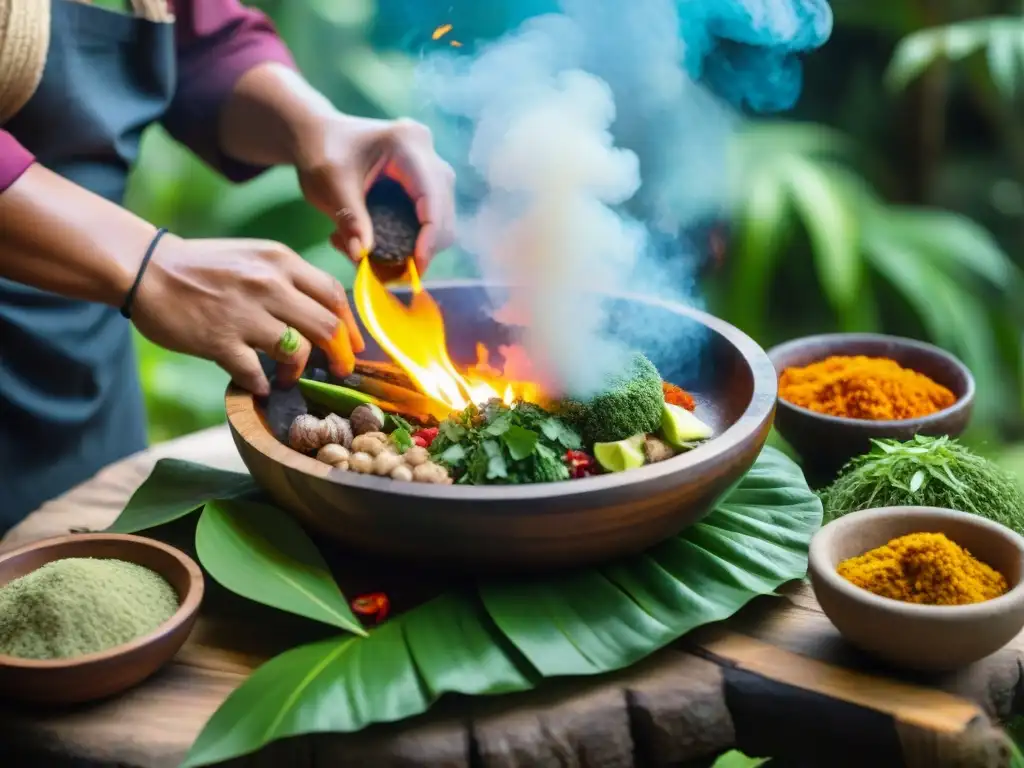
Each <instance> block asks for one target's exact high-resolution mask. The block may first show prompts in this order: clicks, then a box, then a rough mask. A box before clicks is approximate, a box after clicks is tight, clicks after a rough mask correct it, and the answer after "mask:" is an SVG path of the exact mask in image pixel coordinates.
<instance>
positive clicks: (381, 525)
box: [226, 282, 778, 571]
mask: <svg viewBox="0 0 1024 768" xmlns="http://www.w3.org/2000/svg"><path fill="white" fill-rule="evenodd" d="M430 288H431V295H432V296H434V297H435V298H437V299H438V300H439V301H441V302H444V313H445V319H446V321H447V324H448V327H449V328H450V329H458V328H462V329H464V330H463V333H466V334H470V333H472V334H478V336H477V340H478V341H481V342H483V343H485V344H487V345H488V346H489V347H495V346H498V345H499V344H500V342H501V337H500V334H501V333H503V332H504V331H505V329H504V327H503V326H500V325H498V324H496V323H495V322H494V320H493V319H489V320H488V321H486V322H479V321H478V320H477V319H476V318H475V316H474V313H476V312H478V311H479V307H480V305H481V304H482V303H483V298H484V297H482V295H481V294H482V293H483V291H482V289H481V287H480V284H478V283H473V282H465V283H456V282H452V283H441V284H435V285H431V286H430ZM618 300H619V301H620V302H622V303H623V305H624V310H623V311H628V312H629V313H630V314H631V315H633V316H634V317H642V318H644V320H645V321H646V322H649V323H650V324H651V325H652V326H653V327H657V328H663V329H665V333H666V334H667V336H668V337H671V336H672V335H673V334H674V333H676V331H675V330H674V329H682V330H681V331H679V332H680V333H685V334H688V335H693V336H695V337H699V338H701V339H704V346H703V347H702V354H703V355H705V356H706V359H707V361H708V362H707V363H706V364H704V365H703V366H700V365H699V364H698V363H696V362H695V363H694V364H693V365H692V366H690V367H693V368H698V367H702V368H703V372H702V374H701V375H700V377H699V378H697V379H695V380H694V381H689V382H688V381H685V380H677V379H678V378H679V376H681V375H686V374H687V373H689V371H688V370H687V366H685V365H681V363H680V360H677V359H675V358H676V357H677V356H679V357H685V355H683V354H682V353H681V352H678V351H676V348H675V346H674V345H673V346H672V347H671V350H672V351H671V352H669V351H667V350H668V349H669V348H668V347H666V346H665V345H661V347H662V348H661V349H660V350H655V351H651V355H652V360H653V362H654V363H655V365H656V366H657V367H658V369H659V371H660V372H661V373H662V375H663V376H665V377H666V378H667V379H668V380H670V381H673V383H675V384H678V385H680V386H684V387H686V388H687V389H691V390H692V391H693V393H694V395H695V397H696V400H697V414H698V416H700V417H701V418H703V419H706V420H707V421H708V422H709V423H710V424H711V425H712V427H713V428H714V429H715V437H714V438H712V439H711V440H709V441H707V442H706V443H704V444H702V445H701V446H699V447H698V448H696V449H695V450H692V451H689V452H686V453H684V454H682V455H679V456H676V457H674V458H672V459H670V460H668V461H664V462H659V463H655V464H649V465H647V466H644V467H640V468H638V469H633V470H630V471H628V472H620V473H611V474H605V475H600V476H596V477H589V478H586V479H582V480H573V481H572V482H561V483H535V484H527V485H505V486H469V485H455V486H452V485H449V486H443V485H427V484H422V483H403V482H397V481H394V480H391V479H390V478H382V477H376V476H372V475H361V474H357V473H354V472H346V471H343V470H340V469H334V468H331V467H328V466H327V465H325V464H323V463H322V462H319V461H316V460H315V459H313V458H311V457H309V456H306V455H304V454H301V453H299V452H297V451H294V450H292V449H291V448H289V447H288V446H286V445H284V444H283V443H282V442H281V441H280V439H279V438H280V437H281V436H282V434H284V433H285V432H286V430H287V427H288V425H290V423H291V420H292V419H293V418H294V416H295V415H296V413H297V412H302V410H301V409H303V408H304V406H303V403H302V402H301V397H298V398H297V397H296V393H295V392H294V390H278V389H276V388H275V389H274V391H273V392H272V393H271V395H270V397H269V398H267V399H266V400H263V401H261V402H257V400H256V398H254V397H253V396H252V395H251V394H249V393H247V392H244V391H242V390H240V389H238V388H236V387H229V388H228V393H227V397H226V407H227V413H228V424H229V426H230V427H231V430H232V433H233V436H234V440H235V445H236V446H237V447H238V450H239V452H240V453H241V455H242V460H243V461H244V462H245V464H246V466H247V467H248V468H249V471H250V472H251V473H252V475H253V477H254V478H255V479H256V481H257V482H258V483H259V484H260V485H261V486H262V487H263V488H264V489H265V490H266V491H267V492H268V493H269V494H270V495H271V496H272V497H273V498H274V499H275V500H276V501H277V503H278V504H279V505H281V506H282V507H283V508H285V509H287V510H289V511H290V512H291V513H292V514H293V515H295V516H296V517H297V518H298V519H299V520H300V521H301V522H302V523H304V524H305V525H307V526H308V527H310V528H313V529H315V530H317V531H319V532H321V533H323V534H324V535H326V536H329V537H332V538H334V539H336V540H338V541H340V542H342V543H345V544H347V545H350V546H352V547H353V548H355V549H358V550H361V551H365V552H371V553H375V554H378V555H382V556H389V557H401V558H404V559H407V560H409V559H415V560H420V561H423V562H429V563H435V564H443V565H446V566H451V565H457V566H461V567H464V568H468V569H473V570H488V571H494V570H504V571H543V570H549V569H555V568H567V567H574V566H579V565H586V564H591V563H594V562H607V561H608V560H611V559H615V558H618V557H623V556H626V555H632V554H637V553H639V552H642V551H644V550H646V549H648V548H649V547H651V546H653V545H654V544H656V543H658V542H660V541H664V540H665V539H667V538H669V537H671V536H673V535H675V534H676V533H678V532H679V531H681V530H683V529H684V528H686V527H688V526H690V525H693V524H694V523H696V522H697V521H699V520H700V519H701V518H702V517H704V516H705V515H707V514H708V513H709V512H710V511H711V510H712V509H714V506H715V504H716V503H717V502H718V501H719V500H720V498H721V497H722V495H723V494H724V493H725V492H726V491H728V489H729V488H731V487H732V486H733V485H734V484H735V483H736V481H738V480H739V479H740V478H741V477H742V476H743V475H744V474H745V473H746V471H747V470H748V469H749V468H750V467H751V465H752V464H753V463H754V461H755V460H756V458H757V456H758V454H759V453H760V452H761V448H762V446H763V445H764V442H765V440H766V439H767V437H768V432H769V429H770V428H771V423H772V416H773V413H774V410H775V399H776V393H777V388H778V387H777V381H776V375H775V369H774V368H773V367H772V364H771V361H770V360H769V359H768V357H767V355H766V354H765V352H764V351H763V350H762V349H761V348H760V347H759V346H758V345H757V344H756V343H755V342H754V341H753V340H752V339H751V338H750V337H748V336H746V335H745V334H744V333H742V332H740V331H739V330H737V329H736V328H733V327H732V326H731V325H729V324H728V323H725V322H723V321H722V320H719V319H717V318H715V317H712V316H711V315H708V314H706V313H704V312H700V311H698V310H695V309H692V308H689V307H685V306H683V305H679V304H674V303H671V302H665V301H660V300H657V299H651V298H640V297H625V296H623V297H618ZM640 348H641V349H642V347H640ZM656 351H660V352H661V355H660V356H659V355H658V354H656ZM668 358H672V359H668ZM694 386H696V387H697V388H696V389H693V387H694ZM297 409H298V410H297Z"/></svg>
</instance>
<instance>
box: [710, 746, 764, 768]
mask: <svg viewBox="0 0 1024 768" xmlns="http://www.w3.org/2000/svg"><path fill="white" fill-rule="evenodd" d="M767 762H768V758H767V757H747V756H746V755H745V754H743V753H742V752H740V751H739V750H738V749H734V750H732V751H730V752H726V753H725V754H724V755H721V756H720V757H719V758H718V759H717V760H715V764H714V765H713V766H711V768H758V766H760V765H764V764H765V763H767Z"/></svg>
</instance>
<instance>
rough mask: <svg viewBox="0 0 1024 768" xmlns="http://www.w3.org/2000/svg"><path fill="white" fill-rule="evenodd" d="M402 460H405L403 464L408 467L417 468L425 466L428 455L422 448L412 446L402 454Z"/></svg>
mask: <svg viewBox="0 0 1024 768" xmlns="http://www.w3.org/2000/svg"><path fill="white" fill-rule="evenodd" d="M402 458H403V459H405V463H406V464H408V465H409V466H410V467H418V466H419V465H420V464H426V463H427V462H428V461H430V454H429V453H428V452H427V449H426V448H424V447H423V446H420V445H414V446H413V447H412V448H410V449H409V450H407V451H406V452H405V453H403V454H402Z"/></svg>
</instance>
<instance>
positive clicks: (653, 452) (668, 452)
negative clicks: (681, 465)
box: [644, 435, 676, 464]
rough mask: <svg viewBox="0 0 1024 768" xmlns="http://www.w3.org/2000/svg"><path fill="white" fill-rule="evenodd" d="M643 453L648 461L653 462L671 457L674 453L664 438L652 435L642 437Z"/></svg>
mask: <svg viewBox="0 0 1024 768" xmlns="http://www.w3.org/2000/svg"><path fill="white" fill-rule="evenodd" d="M644 455H645V456H646V457H647V461H648V463H650V464H654V463H655V462H658V461H665V459H671V458H672V457H673V456H675V455H676V454H675V451H673V450H672V448H671V446H669V444H668V443H666V442H665V441H664V440H659V439H658V438H657V437H655V436H654V435H648V436H647V437H646V438H644Z"/></svg>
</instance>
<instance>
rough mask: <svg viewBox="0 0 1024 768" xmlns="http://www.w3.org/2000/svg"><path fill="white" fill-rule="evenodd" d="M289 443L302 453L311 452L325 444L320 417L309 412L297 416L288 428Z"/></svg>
mask: <svg viewBox="0 0 1024 768" xmlns="http://www.w3.org/2000/svg"><path fill="white" fill-rule="evenodd" d="M288 445H290V446H291V447H292V448H293V449H295V450H296V451H299V452H300V453H310V452H311V451H315V450H317V449H318V448H319V447H320V446H321V445H323V440H322V438H321V436H320V419H318V418H317V417H316V416H313V415H312V414H309V413H303V414H300V415H299V416H296V417H295V420H294V421H293V422H292V425H291V427H290V428H289V429H288Z"/></svg>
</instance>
